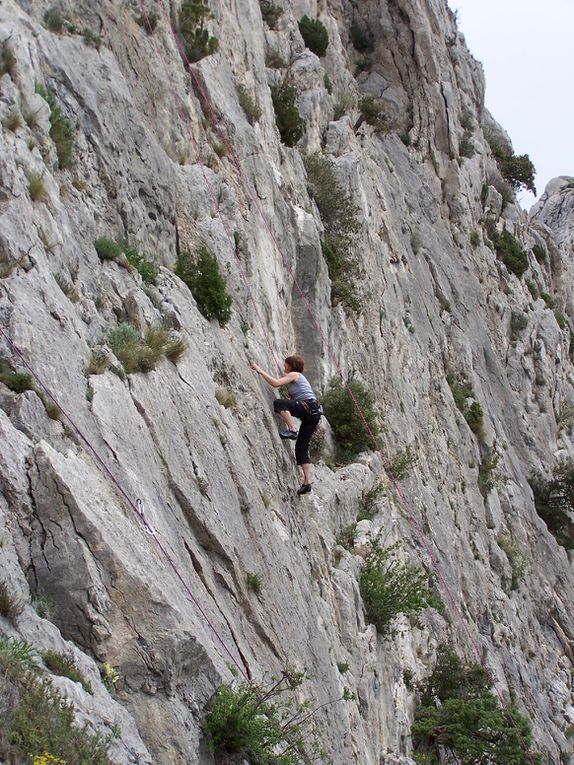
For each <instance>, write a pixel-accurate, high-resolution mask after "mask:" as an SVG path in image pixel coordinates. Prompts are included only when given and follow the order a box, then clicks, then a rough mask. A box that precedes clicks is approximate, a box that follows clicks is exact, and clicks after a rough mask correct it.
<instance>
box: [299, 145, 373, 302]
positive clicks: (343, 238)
mask: <svg viewBox="0 0 574 765" xmlns="http://www.w3.org/2000/svg"><path fill="white" fill-rule="evenodd" d="M304 164H305V169H306V170H307V176H308V183H309V193H310V194H311V196H312V197H313V199H314V200H315V203H316V205H317V208H318V210H319V213H320V215H321V221H322V222H323V226H324V228H325V231H326V232H327V234H326V236H325V239H324V240H323V241H322V242H321V249H322V252H323V257H324V258H325V263H326V264H327V270H328V271H329V278H330V279H331V300H332V301H333V304H334V305H337V304H338V303H341V304H342V305H343V307H344V308H346V309H347V310H349V311H358V310H359V309H360V307H361V303H360V301H359V299H358V297H357V294H356V293H357V282H358V280H359V279H360V277H361V276H362V270H361V268H360V265H359V262H358V260H357V258H356V256H355V254H354V252H353V244H354V241H355V238H356V235H357V231H358V228H359V225H358V222H357V212H358V211H357V208H356V207H355V205H354V204H353V201H352V200H351V198H350V196H349V195H348V194H347V193H346V192H345V190H344V189H343V187H342V186H341V183H340V181H339V179H338V177H337V172H336V168H335V165H334V163H333V162H332V160H331V159H329V158H328V157H325V156H324V155H323V154H321V153H319V152H317V153H315V154H310V155H309V156H307V157H305V158H304Z"/></svg>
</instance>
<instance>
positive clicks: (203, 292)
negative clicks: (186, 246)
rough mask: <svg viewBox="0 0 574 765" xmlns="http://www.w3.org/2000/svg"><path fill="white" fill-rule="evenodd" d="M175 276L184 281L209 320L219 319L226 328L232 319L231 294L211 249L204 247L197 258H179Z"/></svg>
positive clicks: (183, 255) (180, 256)
mask: <svg viewBox="0 0 574 765" xmlns="http://www.w3.org/2000/svg"><path fill="white" fill-rule="evenodd" d="M175 273H176V274H177V275H178V276H179V278H180V279H181V280H182V281H184V282H185V283H186V284H187V286H188V287H189V289H190V290H191V294H192V295H193V297H194V298H195V302H196V303H197V307H198V309H199V311H200V312H201V313H202V314H203V316H205V318H206V319H208V320H210V319H217V321H218V322H219V324H220V325H221V326H222V327H223V326H225V324H227V322H228V321H229V319H230V317H231V303H232V300H231V297H230V296H229V295H228V294H227V290H226V284H225V279H224V278H223V276H222V274H221V272H220V270H219V265H218V263H217V260H216V259H215V257H214V256H213V255H212V254H211V253H210V252H209V250H208V249H207V247H205V246H203V247H200V248H199V250H198V252H197V255H196V257H193V256H192V255H191V254H190V253H188V252H182V253H180V254H179V255H178V258H177V262H176V265H175Z"/></svg>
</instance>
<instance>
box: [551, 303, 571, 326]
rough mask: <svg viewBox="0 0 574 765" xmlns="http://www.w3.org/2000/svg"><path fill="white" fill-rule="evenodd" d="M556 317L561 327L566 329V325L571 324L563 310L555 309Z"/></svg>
mask: <svg viewBox="0 0 574 765" xmlns="http://www.w3.org/2000/svg"><path fill="white" fill-rule="evenodd" d="M554 318H555V319H556V323H557V324H558V326H559V327H560V329H566V327H569V326H570V323H569V321H568V319H567V318H566V316H564V314H563V313H562V311H559V310H558V309H557V308H556V309H555V310H554Z"/></svg>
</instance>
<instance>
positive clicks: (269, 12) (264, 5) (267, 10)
mask: <svg viewBox="0 0 574 765" xmlns="http://www.w3.org/2000/svg"><path fill="white" fill-rule="evenodd" d="M259 7H260V8H261V16H262V17H263V21H264V22H265V23H266V24H267V25H268V26H269V28H270V29H275V27H276V26H277V22H278V21H279V19H280V18H281V16H282V15H283V9H282V8H279V7H278V6H277V5H275V3H272V2H271V0H259Z"/></svg>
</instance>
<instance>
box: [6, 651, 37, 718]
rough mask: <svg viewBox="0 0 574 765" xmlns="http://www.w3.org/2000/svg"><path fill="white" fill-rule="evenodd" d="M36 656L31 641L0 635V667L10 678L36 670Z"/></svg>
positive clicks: (14, 678)
mask: <svg viewBox="0 0 574 765" xmlns="http://www.w3.org/2000/svg"><path fill="white" fill-rule="evenodd" d="M36 658H37V654H36V650H35V649H34V646H33V645H32V644H31V643H27V642H26V641H22V640H18V639H17V638H5V637H0V669H2V670H3V672H4V673H5V674H6V675H7V676H8V677H9V678H10V679H11V680H16V679H17V678H19V677H21V676H22V675H24V674H25V673H26V672H29V671H32V670H37V669H38V664H37V662H36ZM0 730H1V729H0Z"/></svg>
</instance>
